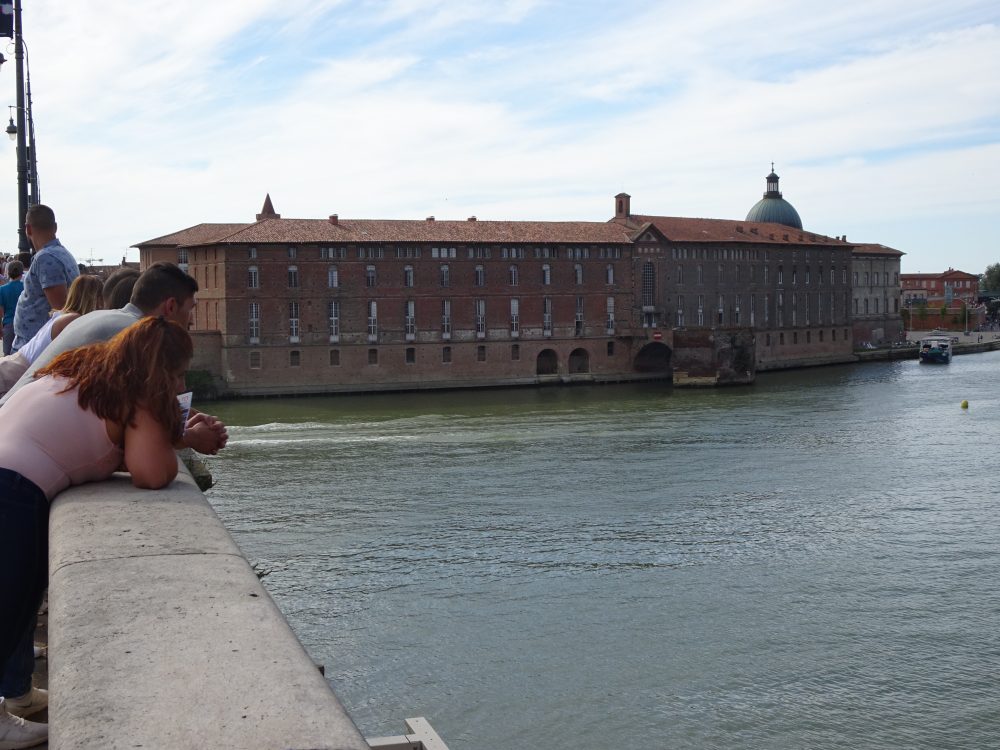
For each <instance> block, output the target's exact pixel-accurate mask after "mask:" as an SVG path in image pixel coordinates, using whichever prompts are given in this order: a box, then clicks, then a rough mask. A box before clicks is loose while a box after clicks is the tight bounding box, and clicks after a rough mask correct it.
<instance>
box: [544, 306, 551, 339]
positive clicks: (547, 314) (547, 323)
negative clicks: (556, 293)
mask: <svg viewBox="0 0 1000 750" xmlns="http://www.w3.org/2000/svg"><path fill="white" fill-rule="evenodd" d="M542 333H543V334H544V335H546V336H551V335H552V298H551V297H544V298H543V299H542Z"/></svg>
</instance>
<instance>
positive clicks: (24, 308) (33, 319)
mask: <svg viewBox="0 0 1000 750" xmlns="http://www.w3.org/2000/svg"><path fill="white" fill-rule="evenodd" d="M57 229H58V227H57V226H56V215H55V214H54V213H53V211H52V209H51V208H49V207H48V206H43V205H42V204H40V203H39V204H38V205H37V206H32V207H31V208H29V209H28V213H27V215H26V216H25V217H24V231H25V234H27V235H28V239H29V240H30V241H31V246H32V247H33V248H34V249H35V254H34V255H33V256H32V258H31V265H30V266H29V267H28V272H27V273H26V274H25V275H24V291H22V292H21V297H20V298H19V299H18V301H17V310H15V312H14V344H13V346H12V347H11V351H12V352H16V351H17V350H18V349H20V348H21V347H22V346H24V345H25V344H26V343H28V341H30V340H31V338H32V337H33V336H34V335H35V334H36V333H38V330H39V329H40V328H41V327H42V326H43V325H45V322H46V321H47V320H48V319H49V313H50V312H51V311H52V310H59V309H62V306H63V305H64V304H66V295H67V293H68V292H69V285H70V284H72V283H73V279H75V278H76V277H77V276H79V275H80V271H79V269H78V268H77V265H76V259H75V258H74V257H73V256H72V255H70V254H69V251H68V250H67V249H66V248H65V247H63V246H62V243H60V242H59V240H58V239H56V230H57Z"/></svg>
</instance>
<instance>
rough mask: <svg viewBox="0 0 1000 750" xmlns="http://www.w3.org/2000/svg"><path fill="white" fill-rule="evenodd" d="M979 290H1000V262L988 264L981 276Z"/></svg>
mask: <svg viewBox="0 0 1000 750" xmlns="http://www.w3.org/2000/svg"><path fill="white" fill-rule="evenodd" d="M979 290H980V291H981V292H998V291H1000V263H993V264H992V265H989V266H986V270H985V271H984V272H983V275H982V276H980V277H979Z"/></svg>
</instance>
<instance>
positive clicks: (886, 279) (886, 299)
mask: <svg viewBox="0 0 1000 750" xmlns="http://www.w3.org/2000/svg"><path fill="white" fill-rule="evenodd" d="M902 256H903V253H901V252H900V251H899V250H894V249H892V248H891V247H886V246H885V245H878V244H862V245H855V246H854V250H853V259H852V263H851V268H852V271H851V273H852V277H851V282H852V283H851V285H852V287H853V290H854V295H853V299H852V310H851V318H852V321H853V335H854V341H855V342H857V343H858V344H859V345H860V344H870V345H873V346H881V345H883V344H886V343H893V342H899V341H902V340H905V338H906V332H905V331H904V329H903V316H902V313H901V308H900V297H901V295H900V290H901V287H900V272H899V269H900V261H901V259H902Z"/></svg>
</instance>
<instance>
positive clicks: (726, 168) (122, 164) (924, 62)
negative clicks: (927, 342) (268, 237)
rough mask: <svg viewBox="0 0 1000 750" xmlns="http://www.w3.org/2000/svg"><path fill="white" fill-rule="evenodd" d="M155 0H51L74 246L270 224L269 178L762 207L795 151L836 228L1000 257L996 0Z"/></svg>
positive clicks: (455, 196)
mask: <svg viewBox="0 0 1000 750" xmlns="http://www.w3.org/2000/svg"><path fill="white" fill-rule="evenodd" d="M140 5H141V9H140V8H139V7H138V6H136V4H134V3H126V2H122V0H113V1H112V2H110V3H109V4H106V6H107V8H106V12H105V13H102V14H101V15H100V17H96V16H95V14H93V13H87V12H85V11H88V10H91V9H89V8H85V7H84V6H79V5H78V4H77V5H73V4H71V5H69V6H66V7H65V8H64V7H63V4H56V3H54V2H52V0H47V1H45V2H43V1H42V0H39V2H37V3H33V8H36V9H37V10H36V11H35V13H34V15H33V17H32V18H31V19H30V22H31V23H32V24H37V25H36V26H34V28H39V29H44V30H45V31H44V33H42V32H41V31H39V33H38V34H37V35H34V36H32V37H31V39H32V40H34V41H29V44H31V50H32V55H33V57H32V72H33V85H34V88H35V92H36V97H35V103H36V119H37V120H38V127H39V129H38V137H39V155H40V158H41V161H40V165H39V168H40V173H41V176H42V189H43V198H44V199H46V200H47V201H49V202H51V203H52V204H53V205H54V207H55V208H56V209H57V211H58V212H59V215H60V220H61V225H62V227H63V233H64V240H65V241H66V242H67V244H68V245H70V246H71V247H73V244H74V241H75V242H76V245H77V246H79V247H82V248H89V247H94V248H95V252H96V250H97V249H98V248H102V247H107V248H108V250H107V252H108V253H112V252H113V253H119V252H121V250H122V249H123V248H124V247H125V246H126V245H129V244H132V243H134V242H137V241H140V240H144V239H148V238H150V237H154V236H157V235H159V234H163V233H166V232H169V231H173V230H175V229H178V228H181V227H183V226H188V225H191V224H195V223H198V222H201V221H240V220H248V221H249V220H251V219H252V218H253V215H254V213H256V212H257V210H259V208H260V203H261V201H262V200H263V196H264V193H265V192H268V191H269V192H270V193H271V195H272V198H273V199H274V201H275V205H276V208H277V210H278V211H279V212H281V213H282V214H283V215H286V216H325V215H327V214H329V213H333V212H338V213H340V214H341V215H342V216H357V217H361V216H366V217H370V218H377V217H382V218H391V217H399V218H417V217H422V216H426V215H429V214H434V215H436V216H439V217H442V218H444V217H453V218H464V217H465V216H468V215H470V214H476V215H479V216H480V217H482V218H549V219H561V218H587V219H595V220H601V219H604V218H606V217H607V216H608V215H610V213H611V205H612V204H611V196H613V195H614V194H615V193H617V192H618V191H620V190H626V191H628V192H630V193H631V194H632V195H633V196H634V199H633V208H634V209H635V210H638V211H643V212H647V213H664V214H674V215H691V216H717V217H727V218H738V217H740V216H742V215H744V214H745V212H746V210H747V209H748V208H749V207H750V206H751V205H752V204H753V203H754V202H755V201H756V200H757V199H758V198H759V196H760V194H761V193H762V192H763V189H764V181H763V177H764V175H765V174H766V172H767V168H768V166H769V161H770V160H771V159H774V160H775V161H777V169H778V172H779V174H781V175H782V188H783V189H784V190H785V195H786V197H787V198H788V199H789V200H791V201H792V203H793V204H795V205H796V207H797V208H798V209H799V212H800V213H801V214H802V216H803V218H804V219H805V221H806V223H807V225H808V226H809V227H810V228H813V229H815V230H817V231H822V232H826V233H829V234H842V233H845V232H846V233H848V234H849V235H853V234H855V227H857V228H858V231H867V230H869V229H871V230H873V231H876V230H877V231H885V232H886V233H887V235H886V236H865V237H853V238H855V239H864V240H866V241H875V242H883V243H885V244H888V245H893V246H897V247H899V249H900V250H904V251H906V252H908V253H910V254H911V255H910V256H908V259H909V258H910V257H920V256H921V255H922V254H927V255H931V254H933V253H934V252H937V251H938V250H939V248H940V240H939V239H938V238H939V237H940V236H941V229H940V228H941V227H942V226H945V227H948V228H949V229H948V231H949V232H950V233H951V235H952V236H955V237H959V238H961V241H960V242H959V243H958V244H959V245H960V247H961V249H960V250H958V251H957V252H959V253H961V254H960V255H959V256H957V257H956V256H955V254H954V252H952V253H950V254H949V255H948V256H947V258H945V257H944V256H942V258H941V262H942V263H949V264H953V265H961V264H962V263H965V264H966V265H968V266H969V267H970V268H972V270H977V269H978V268H979V267H980V266H985V265H986V263H987V262H993V261H995V260H996V258H995V257H993V256H995V255H996V251H995V250H994V249H993V247H992V243H991V241H990V240H989V239H987V237H986V236H981V235H980V234H976V233H973V234H968V235H966V234H964V232H966V228H968V231H970V232H978V231H979V230H978V229H977V228H978V227H981V226H983V225H984V222H983V218H984V217H991V218H993V219H1000V216H998V215H997V214H998V208H997V206H998V205H1000V202H998V201H997V198H1000V176H998V175H1000V169H998V167H1000V153H998V141H1000V134H998V133H997V124H998V122H1000V96H998V94H1000V83H998V81H997V79H996V76H995V75H994V71H996V70H997V69H1000V29H998V28H997V25H996V24H995V23H992V18H991V14H992V13H993V11H992V7H991V6H987V5H986V4H983V3H972V2H964V3H958V4H955V3H952V4H949V5H948V7H937V6H931V5H930V4H926V3H925V4H916V5H914V4H913V3H903V2H897V0H892V2H887V3H879V4H867V5H864V6H845V7H841V6H830V7H828V6H827V5H816V6H814V7H803V6H802V5H801V4H796V3H784V2H778V3H775V2H772V3H759V2H751V1H750V0H729V1H728V2H725V3H723V4H721V5H718V4H717V5H702V6H691V5H689V4H675V3H672V4H662V3H655V2H640V1H639V0H634V1H626V2H625V3H624V4H623V5H621V6H619V7H617V8H614V9H612V8H610V6H605V5H603V4H602V5H598V4H596V3H575V4H572V5H571V4H568V3H564V4H558V3H540V2H535V1H534V0H510V1H509V2H504V3H487V2H485V0H484V1H483V2H467V3H457V2H454V1H452V0H397V1H396V2H387V3H366V2H350V1H349V0H340V1H339V2H325V3H319V2H307V0H297V1H296V2H293V3H289V4H286V5H282V6H274V5H273V4H271V3H267V2H264V0H254V1H250V0H248V1H247V2H239V3H235V2H219V3H212V4H208V5H207V6H206V5H204V4H196V3H193V2H191V3H188V2H177V1H176V0H174V2H169V3H168V2H160V3H143V4H140ZM557 22H558V23H557ZM26 24H28V20H26ZM29 28H32V27H29ZM7 71H8V68H7V66H5V68H4V72H3V73H2V74H0V75H8V72H7ZM11 72H12V71H11ZM11 79H12V76H10V75H8V78H7V80H11ZM0 168H6V169H7V172H6V174H8V175H9V176H10V180H9V183H10V184H9V187H8V189H6V190H3V191H0V209H3V208H7V210H8V215H11V216H13V215H14V213H15V210H14V202H15V201H16V193H15V191H14V184H13V183H14V174H15V172H14V168H13V162H12V159H11V153H10V152H9V151H8V152H7V153H6V154H4V156H3V164H2V165H0ZM915 226H924V227H926V230H925V231H924V232H923V233H921V232H920V231H912V227H915ZM11 234H13V233H11ZM897 238H898V239H897ZM923 238H927V239H926V240H925V239H923ZM902 241H905V242H906V243H909V244H910V246H908V247H902V246H899V245H900V243H901V242H902ZM98 255H100V253H98ZM925 267H930V266H925Z"/></svg>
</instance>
